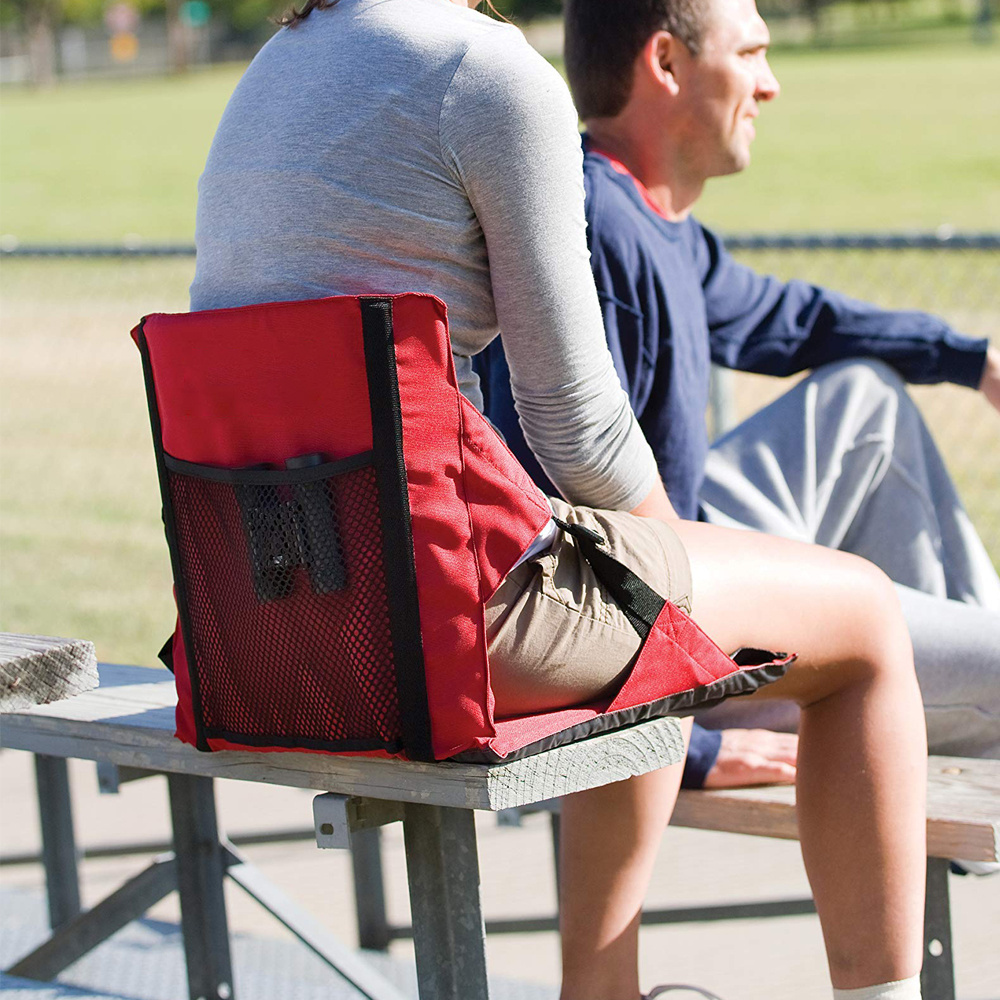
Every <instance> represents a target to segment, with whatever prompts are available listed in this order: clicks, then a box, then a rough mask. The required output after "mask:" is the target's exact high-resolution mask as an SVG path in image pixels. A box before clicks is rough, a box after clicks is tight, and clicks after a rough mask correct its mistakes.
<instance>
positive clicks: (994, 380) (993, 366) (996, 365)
mask: <svg viewBox="0 0 1000 1000" xmlns="http://www.w3.org/2000/svg"><path fill="white" fill-rule="evenodd" d="M979 390H980V392H982V394H983V395H984V396H985V397H986V398H987V399H988V400H989V401H990V402H991V403H992V404H993V408H994V409H995V410H997V411H998V412H1000V348H997V347H991V348H989V349H988V350H987V352H986V366H985V367H984V368H983V377H982V380H981V381H980V383H979Z"/></svg>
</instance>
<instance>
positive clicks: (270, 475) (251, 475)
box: [163, 451, 373, 486]
mask: <svg viewBox="0 0 1000 1000" xmlns="http://www.w3.org/2000/svg"><path fill="white" fill-rule="evenodd" d="M291 457H292V456H289V458H291ZM372 457H373V453H372V452H370V451H363V452H361V453H360V454H358V455H351V456H350V458H340V459H337V461H335V462H324V463H323V464H322V465H310V466H308V467H306V468H304V469H225V468H222V467H220V466H218V465H198V464H197V463H195V462H185V461H183V459H180V458H174V456H173V455H170V454H168V453H167V452H164V453H163V461H164V462H165V463H166V466H167V468H168V469H169V470H170V471H171V472H176V473H178V474H179V475H182V476H190V477H191V478H193V479H207V480H208V481H209V482H213V483H232V484H234V485H236V486H298V485H299V484H301V483H314V482H316V481H317V480H318V479H327V478H329V477H330V476H336V475H338V474H340V473H342V472H351V471H353V470H354V469H363V468H364V467H365V466H368V465H371V464H372Z"/></svg>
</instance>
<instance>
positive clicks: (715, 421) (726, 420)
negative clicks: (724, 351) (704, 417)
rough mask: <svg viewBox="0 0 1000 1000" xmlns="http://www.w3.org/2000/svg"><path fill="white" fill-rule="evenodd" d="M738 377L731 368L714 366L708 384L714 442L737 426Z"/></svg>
mask: <svg viewBox="0 0 1000 1000" xmlns="http://www.w3.org/2000/svg"><path fill="white" fill-rule="evenodd" d="M735 385H736V377H735V373H734V372H733V371H732V370H731V369H729V368H720V367H719V366H718V365H712V373H711V376H710V378H709V383H708V405H709V409H710V410H711V413H712V440H713V441H714V440H715V439H716V438H719V437H721V436H722V435H723V434H725V433H726V431H729V430H732V429H733V428H734V427H735V426H736V394H735Z"/></svg>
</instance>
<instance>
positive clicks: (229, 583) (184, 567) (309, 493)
mask: <svg viewBox="0 0 1000 1000" xmlns="http://www.w3.org/2000/svg"><path fill="white" fill-rule="evenodd" d="M169 476H170V494H171V502H172V505H173V508H174V516H175V519H176V535H177V547H178V554H179V559H180V567H181V573H182V575H183V580H184V587H185V590H186V597H187V613H188V618H189V623H190V629H191V633H192V641H193V646H194V649H193V653H192V654H191V659H192V661H193V662H192V664H191V667H192V669H193V670H195V671H196V672H197V681H198V690H199V695H200V705H201V712H202V718H203V723H204V727H205V730H206V734H207V735H208V736H209V737H222V738H233V739H234V741H235V742H240V740H239V739H238V737H240V736H245V737H251V738H253V739H252V742H254V743H257V744H259V743H261V741H262V738H267V737H273V738H274V745H278V746H280V745H283V744H285V743H287V742H289V741H290V742H293V743H294V742H295V741H296V740H307V741H320V742H323V743H330V744H345V743H348V744H352V745H353V744H360V745H361V746H365V745H370V746H372V747H375V746H384V745H387V744H394V743H396V742H397V741H398V740H399V738H400V722H399V706H398V700H397V696H396V683H395V674H394V670H393V662H392V649H391V643H390V632H389V609H388V604H387V600H386V587H385V574H384V570H383V563H382V542H381V532H380V527H379V513H378V498H377V494H376V486H375V473H374V471H373V470H372V469H371V468H370V467H363V468H360V469H354V470H351V471H347V472H342V473H339V474H337V475H335V476H330V477H327V478H323V479H316V480H314V481H312V482H300V483H295V484H294V485H288V484H285V483H282V484H280V485H265V486H262V485H256V484H246V485H244V484H239V485H234V484H232V483H222V482H214V481H211V480H208V479H202V478H200V477H198V476H197V475H187V474H182V473H178V472H170V473H169ZM255 478H256V479H257V480H259V479H260V478H261V477H260V476H259V474H258V475H257V476H256V477H255ZM361 746H358V747H357V748H361ZM335 748H336V747H334V746H331V749H335ZM343 748H344V749H349V748H350V747H343Z"/></svg>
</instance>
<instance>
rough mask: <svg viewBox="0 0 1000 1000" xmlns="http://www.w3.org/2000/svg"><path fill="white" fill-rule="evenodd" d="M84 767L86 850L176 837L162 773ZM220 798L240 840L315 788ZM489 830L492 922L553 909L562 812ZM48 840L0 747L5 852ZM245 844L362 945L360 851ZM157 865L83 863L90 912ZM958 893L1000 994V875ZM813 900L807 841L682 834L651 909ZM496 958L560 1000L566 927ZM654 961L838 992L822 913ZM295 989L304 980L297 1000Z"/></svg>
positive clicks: (784, 994) (661, 966)
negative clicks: (560, 936)
mask: <svg viewBox="0 0 1000 1000" xmlns="http://www.w3.org/2000/svg"><path fill="white" fill-rule="evenodd" d="M70 773H71V780H72V785H73V796H74V808H75V817H76V831H77V840H78V843H79V844H80V845H81V846H82V847H96V846H104V845H109V844H113V843H123V842H131V841H154V840H164V839H167V838H169V829H170V828H169V823H168V818H167V803H166V786H165V782H164V781H163V779H161V778H152V779H148V780H144V781H138V782H135V783H132V784H129V785H126V786H124V787H123V788H122V790H121V792H120V793H119V794H118V795H99V794H98V791H97V779H96V773H95V767H94V765H93V764H89V763H87V762H84V761H72V762H71V764H70ZM217 797H218V804H219V815H220V825H221V826H222V828H223V829H224V830H225V831H226V832H227V833H228V834H229V835H230V836H232V835H234V834H246V833H251V832H257V831H266V830H279V829H288V828H290V827H299V826H301V827H308V826H309V825H310V824H311V801H312V793H311V792H304V791H299V790H294V789H285V788H268V787H264V786H261V785H259V784H247V783H242V782H238V781H222V782H218V783H217ZM478 824H479V833H480V837H479V850H480V867H481V870H482V882H483V908H484V912H485V914H486V917H487V919H489V918H499V917H511V916H524V915H528V914H531V915H548V914H551V913H552V912H553V910H554V906H555V892H554V882H553V874H552V856H551V847H550V836H549V827H548V819H547V817H545V816H542V815H535V816H529V817H527V818H526V819H525V820H524V823H523V825H522V826H521V827H520V828H519V829H512V828H507V827H498V825H497V823H496V819H495V817H493V816H490V815H487V814H483V813H480V814H478ZM38 843H39V839H38V816H37V807H36V803H35V792H34V778H33V770H32V767H31V758H30V756H29V755H28V754H24V753H20V752H17V751H4V752H3V753H2V754H0V854H2V855H4V856H8V855H11V854H17V853H21V852H28V851H34V850H37V847H38ZM384 845H385V849H384V857H385V868H386V881H387V896H388V906H389V911H390V917H391V919H392V920H393V921H395V922H400V923H402V922H406V921H408V919H409V913H408V903H407V892H406V875H405V864H404V856H403V844H402V830H401V828H400V827H399V824H395V825H393V826H390V827H387V828H386V829H385V833H384ZM244 852H245V853H246V854H247V855H248V856H249V858H250V859H251V860H252V861H253V862H254V863H255V864H256V865H258V866H259V868H260V869H261V871H262V872H263V873H264V874H265V875H266V876H267V877H268V878H270V879H271V880H272V881H273V882H275V883H276V884H277V885H278V886H280V887H281V888H282V889H284V890H285V891H286V892H287V893H288V894H289V895H291V896H292V897H293V898H294V899H295V900H296V901H297V902H298V903H299V904H300V905H302V906H303V907H304V908H305V909H307V910H308V911H309V912H311V913H312V914H313V915H315V916H316V917H317V918H319V919H320V920H322V921H323V922H324V923H325V924H326V926H328V927H329V928H330V930H331V931H333V932H334V933H336V934H337V935H338V936H339V937H340V938H341V939H342V940H344V941H345V942H347V943H349V944H351V945H354V944H356V942H357V937H356V929H355V919H354V910H353V897H352V891H353V888H352V882H351V875H350V859H349V857H348V856H347V854H346V853H345V852H341V851H322V852H320V851H319V850H318V849H317V848H316V847H315V845H314V844H313V843H311V842H309V841H302V842H296V843H280V844H262V845H258V846H252V847H247V848H245V849H244ZM147 861H148V855H146V856H140V855H136V856H129V857H117V858H109V859H101V860H96V859H95V860H87V861H85V862H83V864H82V889H83V897H84V905H92V904H93V903H95V902H97V901H98V900H99V899H100V898H101V897H102V896H104V895H105V894H106V893H108V892H110V891H111V890H112V889H114V888H115V887H116V886H117V885H118V884H120V882H121V881H123V880H124V879H125V878H127V877H128V876H129V875H131V874H133V873H134V872H136V871H138V870H139V869H140V868H142V867H143V866H144V865H145V864H146V863H147ZM42 885H43V881H42V871H41V867H40V866H39V865H38V864H24V865H14V866H4V867H2V868H0V887H2V888H3V889H4V890H5V891H8V890H9V891H11V892H17V891H21V892H29V891H32V890H34V891H35V892H38V891H39V890H40V889H41V887H42ZM951 892H952V910H953V920H954V934H955V954H956V962H957V980H958V995H959V998H960V1000H1000V945H998V942H1000V875H998V876H994V877H990V878H984V879H975V878H952V880H951ZM227 893H228V895H227V902H228V906H229V918H230V926H231V930H232V931H233V932H234V933H235V934H241V935H251V936H256V937H259V938H266V939H281V938H285V939H289V938H290V935H289V934H288V933H287V932H286V931H285V930H284V929H283V928H282V927H280V926H279V925H278V924H277V923H276V922H275V921H274V920H273V918H271V917H270V916H269V915H268V914H267V913H265V912H264V911H263V910H261V909H260V908H259V907H258V906H257V905H256V904H255V903H254V902H253V901H252V900H250V899H249V898H248V897H246V896H245V895H243V894H242V893H241V891H240V890H239V889H238V888H237V887H235V886H233V885H230V886H229V887H228V889H227ZM807 894H808V886H807V883H806V879H805V874H804V872H803V869H802V863H801V860H800V859H799V853H798V845H797V844H795V843H788V842H780V841H773V840H766V839H761V838H754V837H740V836H735V835H728V834H715V833H706V832H700V831H691V830H681V829H670V830H668V831H667V833H666V834H665V836H664V840H663V847H662V850H661V852H660V858H659V861H658V864H657V866H656V870H655V873H654V876H653V880H652V884H651V886H650V891H649V897H648V905H649V906H651V907H663V906H672V905H676V906H683V905H697V904H700V903H719V902H730V901H743V900H746V901H759V900H764V899H780V898H790V897H800V896H805V895H807ZM150 915H151V917H153V918H154V919H158V920H162V921H168V922H176V921H177V919H178V917H179V913H178V908H177V904H176V902H175V900H174V899H173V898H168V899H167V900H164V901H163V902H162V903H161V904H159V905H158V906H156V907H155V908H154V909H153V910H152V911H151V914H150ZM391 954H392V956H393V957H394V958H397V959H399V960H401V961H407V962H408V961H410V960H411V956H412V949H411V947H410V945H409V944H408V943H407V942H397V943H394V944H393V945H392V949H391ZM488 957H489V968H490V971H491V974H495V975H497V976H501V977H507V978H510V979H516V980H522V981H527V982H530V983H537V984H540V985H542V986H548V987H550V988H551V997H552V998H553V1000H554V998H555V997H556V996H557V995H558V989H557V987H558V982H559V950H558V940H557V938H556V935H555V934H547V933H542V934H530V935H528V934H519V935H504V936H494V937H491V938H490V939H489V941H488ZM137 960H138V959H137ZM641 967H642V983H643V986H644V988H647V989H648V988H651V987H652V986H654V985H656V984H657V983H661V982H668V981H669V982H688V983H696V984H698V985H701V986H703V987H704V988H707V989H710V990H712V991H714V992H716V993H718V994H719V995H720V996H721V997H723V998H725V1000H824V998H827V997H829V995H830V994H829V987H828V985H827V980H826V974H825V961H824V956H823V945H822V939H821V936H820V930H819V924H818V922H817V920H816V918H815V916H801V917H781V918H772V919H766V920H764V919H759V920H740V921H725V922H720V923H714V924H685V925H673V926H667V927H647V928H644V929H643V932H642V954H641ZM236 975H237V977H238V976H239V968H238V953H237V970H236ZM238 981H239V979H238V978H237V982H238ZM293 992H294V991H293V989H292V988H291V987H289V989H288V994H287V995H288V996H291V995H292V993H293ZM541 995H543V996H544V995H546V991H544V990H543V991H541ZM179 1000H180V998H179ZM275 1000H282V998H281V997H275Z"/></svg>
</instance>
